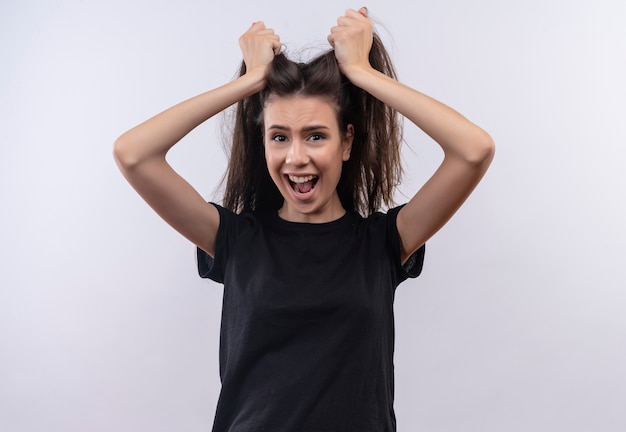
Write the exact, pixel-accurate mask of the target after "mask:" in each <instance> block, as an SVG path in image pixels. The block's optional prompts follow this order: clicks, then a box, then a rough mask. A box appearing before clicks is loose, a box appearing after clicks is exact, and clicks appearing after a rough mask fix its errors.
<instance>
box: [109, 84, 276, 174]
mask: <svg viewBox="0 0 626 432" xmlns="http://www.w3.org/2000/svg"><path fill="white" fill-rule="evenodd" d="M264 80H265V78H264V74H263V73H248V74H246V75H243V76H242V77H240V78H237V79H236V80H234V81H231V82H229V83H227V84H225V85H223V86H221V87H218V88H216V89H213V90H210V91H208V92H206V93H202V94H200V95H198V96H195V97H193V98H191V99H188V100H186V101H184V102H181V103H179V104H177V105H175V106H173V107H171V108H169V109H167V110H165V111H163V112H162V113H160V114H157V115H156V116H154V117H152V118H150V119H149V120H146V121H145V122H143V123H141V124H140V125H138V126H136V127H134V128H132V129H130V130H129V131H128V132H126V133H124V134H123V135H122V136H120V137H119V138H118V139H117V140H116V142H115V145H114V155H115V158H116V160H117V162H118V164H119V165H120V167H122V168H124V167H126V168H132V167H134V166H137V165H138V164H141V163H143V162H146V161H149V160H151V159H153V158H165V155H166V153H167V152H168V150H169V149H170V148H171V147H172V146H174V144H176V143H177V142H178V141H180V140H181V139H182V138H183V137H184V136H185V135H187V134H188V133H189V132H191V131H192V130H193V129H194V128H196V127H197V126H198V125H200V124H201V123H203V122H205V121H206V120H208V119H209V118H211V117H213V116H214V115H215V114H217V113H219V112H221V111H223V110H224V109H226V108H228V107H229V106H231V105H232V104H234V103H236V102H238V101H239V100H241V99H243V98H245V97H247V96H250V95H252V94H254V93H256V92H258V91H259V90H261V89H262V88H263V86H264V85H265V81H264Z"/></svg>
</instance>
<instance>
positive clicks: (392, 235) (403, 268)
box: [387, 206, 426, 284]
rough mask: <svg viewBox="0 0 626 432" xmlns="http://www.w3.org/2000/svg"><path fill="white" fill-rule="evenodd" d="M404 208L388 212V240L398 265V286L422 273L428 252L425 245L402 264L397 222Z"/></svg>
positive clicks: (394, 260)
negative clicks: (425, 255)
mask: <svg viewBox="0 0 626 432" xmlns="http://www.w3.org/2000/svg"><path fill="white" fill-rule="evenodd" d="M402 207H403V206H399V207H395V208H392V209H390V210H389V211H388V212H387V238H388V240H389V247H390V250H391V258H392V260H393V262H394V263H396V274H397V278H398V281H397V282H398V284H399V283H400V282H403V281H404V280H406V279H408V278H416V277H418V276H419V275H420V274H421V273H422V267H423V265H424V254H425V252H426V245H425V244H424V245H422V247H420V248H419V249H418V250H416V251H415V252H413V254H411V256H410V257H409V259H408V260H407V261H406V262H405V263H404V265H403V264H402V263H401V261H402V258H401V247H400V234H399V233H398V225H397V223H396V221H397V219H398V212H399V211H400V209H401V208H402Z"/></svg>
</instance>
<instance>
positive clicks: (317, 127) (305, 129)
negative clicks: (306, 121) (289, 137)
mask: <svg viewBox="0 0 626 432" xmlns="http://www.w3.org/2000/svg"><path fill="white" fill-rule="evenodd" d="M271 129H278V130H282V131H288V130H289V128H288V127H287V126H283V125H277V124H275V125H271V126H269V127H268V128H267V130H271ZM320 129H325V130H330V128H329V127H328V126H324V125H311V126H305V127H303V128H302V131H303V132H311V131H314V130H320Z"/></svg>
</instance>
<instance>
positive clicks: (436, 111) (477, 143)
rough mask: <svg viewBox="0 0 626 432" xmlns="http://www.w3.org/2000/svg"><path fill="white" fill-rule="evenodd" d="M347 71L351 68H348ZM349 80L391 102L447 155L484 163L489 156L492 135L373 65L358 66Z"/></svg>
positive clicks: (351, 72) (392, 105)
mask: <svg viewBox="0 0 626 432" xmlns="http://www.w3.org/2000/svg"><path fill="white" fill-rule="evenodd" d="M346 72H348V71H346ZM346 75H348V78H349V79H350V81H351V82H352V83H353V84H354V85H356V86H358V87H360V88H362V89H363V90H365V91H367V92H368V93H370V94H371V95H372V96H374V97H376V98H377V99H379V100H380V101H382V102H384V103H385V104H387V105H389V106H390V107H392V108H393V109H395V110H396V111H398V112H399V113H400V114H402V115H403V116H405V117H406V118H408V119H409V120H410V121H411V122H413V123H414V124H415V125H417V126H418V127H419V128H420V129H422V130H423V131H424V132H425V133H426V134H428V135H429V136H430V137H431V138H433V139H434V140H435V141H436V142H437V143H438V144H439V145H440V146H441V148H442V149H443V151H444V153H445V155H446V157H454V158H461V159H462V160H464V161H467V162H470V163H482V162H484V161H485V160H487V159H489V158H490V155H491V153H492V152H493V142H492V140H491V138H490V137H489V135H488V134H487V133H486V132H485V131H484V130H482V129H481V128H479V127H478V126H476V125H475V124H473V123H472V122H470V121H469V120H467V119H466V118H465V117H463V116H462V115H461V114H459V113H458V112H457V111H455V110H453V109H452V108H450V107H448V106H447V105H445V104H443V103H441V102H439V101H437V100H436V99H433V98H431V97H429V96H427V95H425V94H423V93H420V92H418V91H416V90H414V89H412V88H410V87H408V86H406V85H404V84H402V83H400V82H398V81H396V80H394V79H392V78H390V77H388V76H386V75H384V74H382V73H380V72H378V71H376V70H374V69H372V68H363V67H358V68H357V67H355V68H353V69H352V70H350V71H349V72H348V73H346Z"/></svg>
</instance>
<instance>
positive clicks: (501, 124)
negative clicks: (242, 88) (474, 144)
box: [0, 0, 626, 432]
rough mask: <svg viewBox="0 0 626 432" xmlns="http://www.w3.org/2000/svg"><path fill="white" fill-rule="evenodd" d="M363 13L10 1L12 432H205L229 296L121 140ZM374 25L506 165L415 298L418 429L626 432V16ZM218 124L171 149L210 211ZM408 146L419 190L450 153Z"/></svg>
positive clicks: (8, 339) (431, 12) (272, 0)
mask: <svg viewBox="0 0 626 432" xmlns="http://www.w3.org/2000/svg"><path fill="white" fill-rule="evenodd" d="M359 6H361V5H360V4H353V3H351V2H345V1H343V0H316V1H312V2H296V1H287V0H284V1H280V0H264V1H230V2H229V1H220V2H215V1H208V0H205V1H200V0H176V1H165V0H161V1H155V0H141V1H132V0H107V1H104V0H103V1H98V2H96V1H89V0H82V1H81V0H66V1H61V0H49V1H44V0H39V1H37V0H22V1H19V2H18V1H17V0H12V1H9V0H3V2H2V4H1V6H0V63H1V67H0V145H1V153H0V202H1V211H0V218H1V222H2V223H1V224H0V235H1V242H0V254H1V255H0V266H1V267H0V269H1V271H0V287H1V288H0V430H2V431H7V432H31V431H33V432H35V431H44V430H45V431H49V432H57V431H58V432H72V431H81V432H82V431H90V432H99V431H112V430H118V431H151V432H161V431H163V432H165V431H190V432H191V431H207V430H210V428H211V424H212V418H213V413H214V408H215V403H216V398H217V395H218V391H219V377H218V365H217V360H218V356H217V354H218V331H219V316H220V302H221V287H220V286H218V285H216V284H214V283H212V282H209V281H205V280H201V279H200V278H198V277H197V274H196V269H195V255H194V252H195V250H194V248H193V246H192V245H190V244H189V243H188V242H187V241H186V240H184V239H183V238H182V237H181V236H180V235H178V234H177V233H176V232H174V231H173V230H171V229H170V228H169V227H168V226H167V225H166V224H165V223H164V222H162V221H161V220H160V219H159V218H158V217H157V216H156V215H155V214H153V212H152V211H151V210H150V209H149V208H148V206H147V205H146V204H145V203H143V201H141V199H140V198H139V197H138V196H137V195H136V194H135V192H134V191H133V190H132V189H131V188H130V186H128V184H127V183H126V182H125V181H124V179H123V178H122V176H121V175H120V173H119V172H118V170H117V168H116V166H115V164H114V162H113V158H112V156H111V149H112V144H113V141H114V140H115V138H116V137H117V136H118V135H120V134H121V133H122V132H124V131H125V130H127V129H129V128H130V127H132V126H134V125H135V124H137V123H139V122H141V121H143V120H144V119H146V118H148V117H149V116H151V115H153V114H156V113H157V112H159V111H161V110H163V109H165V108H167V107H168V106H170V105H172V104H174V103H176V102H178V101H180V100H183V99H186V98H187V97H190V96H193V95H195V94H197V93H200V92H202V91H204V90H208V89H210V88H213V87H215V86H217V85H220V84H222V83H224V82H226V81H228V80H230V79H231V78H232V77H233V76H234V74H235V71H236V70H237V67H238V64H239V61H240V54H239V50H238V46H237V38H238V36H239V35H240V34H241V33H242V32H243V31H245V30H246V29H247V28H248V27H249V25H250V24H251V23H252V22H253V21H256V20H263V21H265V22H266V23H267V25H268V26H271V27H273V28H274V29H275V30H276V32H277V33H278V34H279V35H281V37H282V41H283V42H284V44H285V45H286V49H287V50H288V52H290V53H292V55H295V54H296V53H298V52H299V51H298V50H300V49H302V48H304V47H313V48H312V51H313V52H317V51H318V50H319V49H321V48H324V49H325V48H326V47H327V45H326V41H325V37H326V34H327V33H328V30H329V28H330V27H331V26H332V25H334V23H335V20H336V18H337V16H339V15H341V14H343V12H344V10H345V9H346V8H347V7H353V8H358V7H359ZM367 6H369V8H370V12H371V15H372V16H373V17H374V18H375V19H376V20H377V21H378V22H379V27H378V28H379V31H380V33H381V34H382V36H383V38H384V39H385V40H386V41H387V45H388V47H389V49H390V51H391V52H392V56H393V58H394V60H395V63H396V66H397V69H398V72H399V75H400V80H401V81H403V82H405V83H407V84H409V85H411V86H413V87H415V88H417V89H419V90H421V91H423V92H425V93H427V94H430V95H431V96H434V97H436V98H438V99H440V100H442V101H444V102H446V103H448V104H449V105H451V106H453V107H454V108H456V109H458V110H459V111H461V112H462V113H463V114H465V115H466V116H467V117H468V118H470V119H471V120H473V121H474V122H476V123H477V124H479V125H480V126H482V127H483V128H484V129H486V130H487V131H488V132H489V133H490V134H491V135H492V136H493V138H494V139H495V141H496V145H497V154H496V158H495V160H494V163H493V165H492V168H491V169H490V171H489V172H488V174H487V175H486V177H485V179H484V181H483V183H481V185H480V186H479V187H478V188H477V190H476V192H475V194H474V195H473V196H472V197H471V198H470V199H469V201H468V202H467V204H466V205H465V206H464V207H463V208H462V209H461V210H460V211H459V213H458V214H457V215H456V216H455V217H454V218H453V220H452V221H451V222H450V223H449V224H448V225H447V226H446V227H445V228H444V229H443V230H442V231H441V232H440V233H438V234H437V235H436V236H435V237H434V238H433V239H432V240H431V241H429V243H428V247H427V257H426V263H425V270H424V273H423V275H422V276H421V277H420V278H418V279H416V280H411V281H408V282H406V283H404V284H403V285H401V286H400V288H399V289H398V294H397V298H396V313H397V348H396V410H397V417H398V426H399V428H398V429H399V430H400V431H476V432H490V431H494V432H495V431H508V432H517V431H581V432H582V431H603V432H609V431H623V430H625V429H626V410H625V409H624V407H625V406H626V370H625V366H624V365H626V312H625V311H626V277H625V276H624V270H625V267H626V263H625V258H626V251H625V249H626V233H625V232H626V230H625V228H624V220H626V209H625V207H626V204H625V194H624V189H625V187H626V174H625V173H624V172H625V170H624V159H625V157H626V152H625V151H624V147H625V146H626V131H625V129H624V116H625V114H626V108H625V102H626V85H625V84H624V77H626V25H625V24H624V23H626V12H625V8H626V6H624V2H622V1H620V0H612V1H611V0H595V1H593V2H592V1H581V0H567V1H566V0H547V1H546V0H541V1H539V0H526V1H523V2H522V1H516V2H512V1H495V0H476V1H469V0H468V1H462V0H440V1H436V2H409V1H406V0H385V1H382V0H371V1H370V2H369V3H368V4H367ZM217 120H218V119H215V120H212V121H210V122H208V123H207V124H205V125H203V126H201V127H200V128H199V129H197V130H196V131H194V132H193V133H192V134H190V135H189V136H188V137H187V138H186V139H185V140H184V141H183V142H182V143H181V144H180V145H179V146H177V147H176V148H175V149H174V150H173V151H172V152H171V155H170V161H171V163H172V164H173V165H174V167H175V168H176V169H177V170H178V171H179V172H180V173H181V174H182V175H183V176H184V177H186V178H187V179H188V180H189V181H190V182H191V183H192V184H193V185H194V186H196V188H197V189H198V190H199V191H200V193H201V194H202V195H203V196H206V198H207V199H210V198H212V197H213V196H214V195H213V194H214V191H215V187H216V185H217V184H218V182H219V179H220V177H221V175H222V173H223V171H224V168H225V156H224V152H223V150H222V147H221V143H222V139H221V133H220V129H219V122H218V121H217ZM406 140H407V143H408V145H407V146H406V147H405V148H404V157H405V162H406V171H407V177H406V180H405V183H404V185H403V188H402V192H404V193H405V194H406V195H410V194H412V193H413V191H415V190H416V189H417V188H418V187H419V186H420V185H421V184H422V183H423V182H424V181H425V179H426V178H427V177H428V176H429V175H430V174H431V173H432V171H433V170H434V169H435V168H436V166H437V164H438V163H439V161H440V159H441V152H440V150H439V149H438V147H437V146H436V145H435V144H434V143H432V142H431V141H430V140H429V139H428V138H427V137H426V136H425V135H424V134H423V133H421V132H420V131H418V130H417V129H416V128H415V127H414V126H412V125H410V124H407V125H406ZM405 199H406V198H404V197H403V196H402V195H401V194H399V195H398V201H403V200H405Z"/></svg>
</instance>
